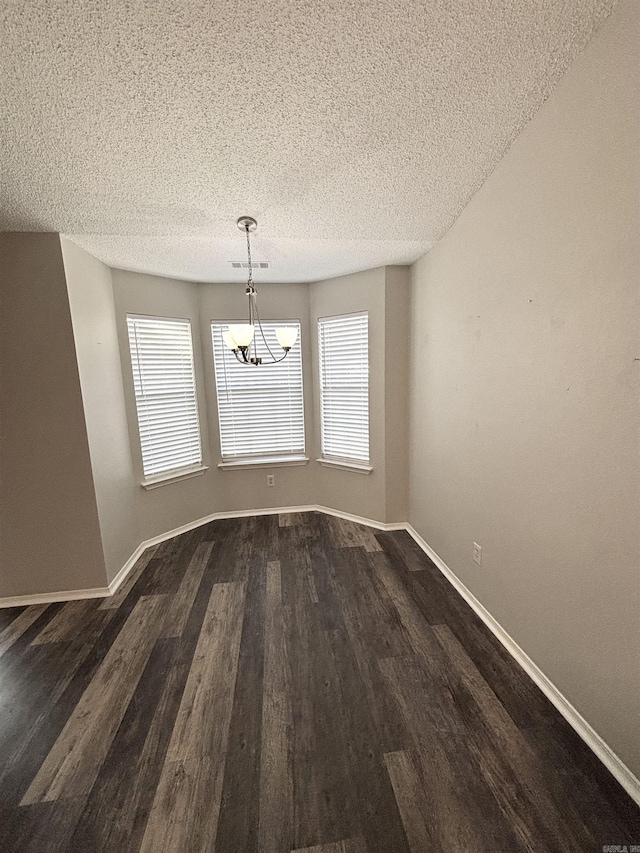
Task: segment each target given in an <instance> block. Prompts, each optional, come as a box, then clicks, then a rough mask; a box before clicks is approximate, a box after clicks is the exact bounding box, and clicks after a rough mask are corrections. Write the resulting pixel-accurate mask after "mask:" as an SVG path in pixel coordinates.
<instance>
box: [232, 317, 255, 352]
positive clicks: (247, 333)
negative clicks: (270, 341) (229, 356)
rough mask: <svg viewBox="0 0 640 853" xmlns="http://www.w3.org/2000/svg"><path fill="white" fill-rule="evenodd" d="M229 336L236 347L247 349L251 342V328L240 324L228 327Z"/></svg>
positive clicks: (247, 324) (245, 324)
mask: <svg viewBox="0 0 640 853" xmlns="http://www.w3.org/2000/svg"><path fill="white" fill-rule="evenodd" d="M229 334H230V336H231V338H232V340H233V341H235V344H236V348H237V347H248V346H250V345H251V341H252V340H253V326H252V325H250V324H249V323H242V324H241V325H240V324H239V325H237V326H229Z"/></svg>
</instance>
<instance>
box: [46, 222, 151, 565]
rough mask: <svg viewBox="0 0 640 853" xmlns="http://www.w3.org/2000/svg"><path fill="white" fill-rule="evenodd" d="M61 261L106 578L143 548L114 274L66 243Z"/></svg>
mask: <svg viewBox="0 0 640 853" xmlns="http://www.w3.org/2000/svg"><path fill="white" fill-rule="evenodd" d="M61 244H62V256H63V260H64V268H65V273H66V279H67V291H68V294H69V305H70V309H71V321H72V323H73V335H74V339H75V347H76V356H77V363H78V371H79V375H80V387H81V391H82V403H83V408H84V416H85V425H86V429H87V437H88V441H89V453H90V457H91V468H92V471H93V483H94V488H95V495H96V502H97V506H98V518H99V521H100V532H101V536H102V548H103V551H104V558H105V564H106V568H107V578H108V580H109V581H112V580H113V578H114V577H115V576H116V574H117V573H118V571H119V570H120V569H121V568H122V567H123V565H124V564H125V562H126V561H127V560H128V559H129V557H130V556H131V554H132V553H133V552H134V551H135V549H136V548H137V547H138V545H139V544H140V535H139V531H138V519H137V510H136V502H135V485H134V476H133V467H132V464H131V449H130V444H129V434H128V432H127V417H126V412H125V404H124V393H123V389H122V366H121V363H120V351H119V349H118V335H117V330H116V313H115V307H114V303H113V291H112V288H111V270H110V269H109V267H107V266H105V265H104V264H102V263H101V262H100V261H98V260H97V259H96V258H94V257H93V256H92V255H89V254H87V252H85V251H83V249H80V248H79V247H78V246H76V245H75V243H72V242H71V241H70V240H68V239H66V238H65V237H62V238H61Z"/></svg>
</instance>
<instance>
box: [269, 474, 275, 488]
mask: <svg viewBox="0 0 640 853" xmlns="http://www.w3.org/2000/svg"><path fill="white" fill-rule="evenodd" d="M275 484H276V475H275V474H267V486H275Z"/></svg>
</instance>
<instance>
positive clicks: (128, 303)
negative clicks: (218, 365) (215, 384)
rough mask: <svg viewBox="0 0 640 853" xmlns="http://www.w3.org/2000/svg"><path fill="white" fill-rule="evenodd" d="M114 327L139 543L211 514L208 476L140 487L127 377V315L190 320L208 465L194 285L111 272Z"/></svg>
mask: <svg viewBox="0 0 640 853" xmlns="http://www.w3.org/2000/svg"><path fill="white" fill-rule="evenodd" d="M111 275H112V281H113V295H114V301H115V308H116V323H117V331H118V339H119V343H120V359H121V362H122V372H123V384H124V396H125V405H126V411H127V421H128V425H129V440H130V445H131V456H132V460H133V473H134V478H135V485H134V489H135V500H136V506H137V516H138V523H139V530H138V536H139V541H141V540H145V539H150V538H151V537H153V536H157V535H159V534H161V533H166V532H167V531H169V530H173V529H174V528H176V527H180V526H181V525H183V524H188V523H189V522H191V521H195V520H197V519H198V518H202V517H204V516H206V515H209V514H210V513H212V512H215V511H216V509H217V507H216V503H215V496H214V492H213V490H212V488H211V484H210V476H211V475H210V471H207V472H206V473H205V474H204V475H202V476H199V477H194V478H192V479H189V480H181V481H179V482H175V483H169V484H167V485H163V486H161V487H159V488H157V489H151V490H149V491H147V490H145V489H143V488H142V486H141V485H140V484H141V483H142V480H143V472H142V454H141V452H140V439H139V437H138V420H137V414H136V403H135V396H134V390H133V376H132V373H131V356H130V354H129V340H128V336H127V322H126V315H127V313H131V314H150V315H152V316H157V317H182V318H188V319H190V320H191V334H192V339H193V350H194V363H195V371H196V386H197V389H198V403H199V413H200V431H201V436H202V447H203V461H204V464H205V465H209V464H210V462H211V457H210V453H209V437H208V431H207V420H206V416H205V403H204V394H203V389H204V379H203V375H202V356H201V347H200V326H199V316H198V285H197V284H193V283H191V282H185V281H174V280H173V279H168V278H161V277H159V276H152V275H142V274H140V273H134V272H123V271H122V270H112V272H111Z"/></svg>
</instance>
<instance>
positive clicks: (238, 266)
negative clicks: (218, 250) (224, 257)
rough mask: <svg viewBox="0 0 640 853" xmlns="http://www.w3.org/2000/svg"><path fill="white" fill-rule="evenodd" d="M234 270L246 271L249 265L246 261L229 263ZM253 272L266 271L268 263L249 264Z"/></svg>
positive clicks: (256, 262)
mask: <svg viewBox="0 0 640 853" xmlns="http://www.w3.org/2000/svg"><path fill="white" fill-rule="evenodd" d="M229 263H230V264H231V266H232V267H233V268H234V270H248V269H249V264H248V263H247V261H244V262H242V261H229ZM251 266H252V267H253V269H254V270H268V269H269V261H255V262H254V263H252V264H251Z"/></svg>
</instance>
